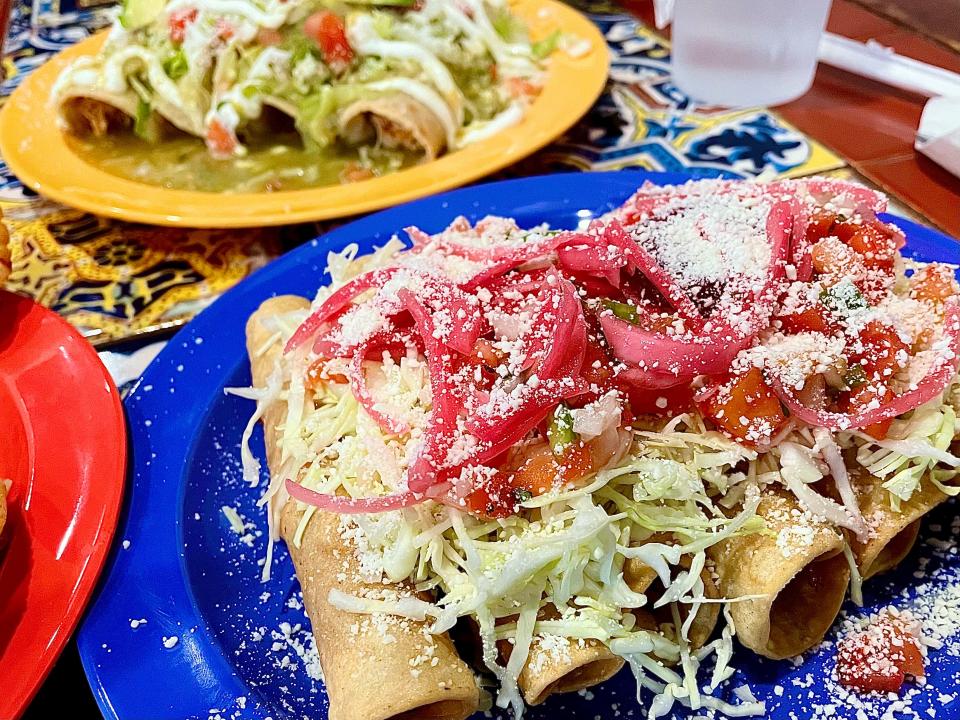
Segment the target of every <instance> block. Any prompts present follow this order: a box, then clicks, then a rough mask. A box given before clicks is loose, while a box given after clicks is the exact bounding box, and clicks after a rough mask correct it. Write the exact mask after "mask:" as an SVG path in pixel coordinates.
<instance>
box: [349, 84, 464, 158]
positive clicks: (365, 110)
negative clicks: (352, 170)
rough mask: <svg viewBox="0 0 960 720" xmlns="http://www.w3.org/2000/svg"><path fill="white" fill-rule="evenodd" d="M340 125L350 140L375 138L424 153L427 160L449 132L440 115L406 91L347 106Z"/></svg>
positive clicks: (385, 144) (388, 145)
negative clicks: (406, 93) (405, 92)
mask: <svg viewBox="0 0 960 720" xmlns="http://www.w3.org/2000/svg"><path fill="white" fill-rule="evenodd" d="M340 126H341V129H342V133H343V136H344V138H345V139H346V140H347V141H348V142H352V143H355V144H362V143H367V142H371V141H375V142H376V143H377V144H378V145H381V146H383V147H386V148H393V149H396V148H401V149H404V150H411V151H414V152H422V153H423V156H424V159H425V160H433V159H434V158H435V157H437V155H439V154H440V153H442V152H443V150H444V148H445V147H446V144H447V133H446V130H445V129H444V126H443V123H442V122H441V120H440V119H439V118H438V117H437V114H436V113H435V112H434V111H433V110H431V109H430V108H429V107H427V106H426V105H424V104H423V103H421V102H419V101H417V100H415V99H413V98H412V97H410V96H408V95H405V94H403V93H391V94H388V95H383V96H381V97H376V98H372V99H368V100H359V101H357V102H355V103H353V104H351V105H349V106H347V107H346V108H344V110H343V112H342V113H341V114H340Z"/></svg>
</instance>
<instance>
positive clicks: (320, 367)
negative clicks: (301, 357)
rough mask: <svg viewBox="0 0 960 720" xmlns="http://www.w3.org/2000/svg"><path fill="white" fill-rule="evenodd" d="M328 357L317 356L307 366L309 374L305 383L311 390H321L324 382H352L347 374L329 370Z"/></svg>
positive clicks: (342, 383)
mask: <svg viewBox="0 0 960 720" xmlns="http://www.w3.org/2000/svg"><path fill="white" fill-rule="evenodd" d="M327 362H329V361H328V360H327V359H326V358H317V359H316V360H314V361H313V362H312V363H310V365H309V367H307V375H306V379H305V381H304V384H305V385H306V386H307V388H308V389H310V390H319V389H320V388H321V387H322V386H323V385H324V383H328V382H332V383H339V384H341V385H345V384H346V383H348V382H350V380H349V379H348V378H347V376H346V375H343V374H341V373H331V372H329V371H328V370H327Z"/></svg>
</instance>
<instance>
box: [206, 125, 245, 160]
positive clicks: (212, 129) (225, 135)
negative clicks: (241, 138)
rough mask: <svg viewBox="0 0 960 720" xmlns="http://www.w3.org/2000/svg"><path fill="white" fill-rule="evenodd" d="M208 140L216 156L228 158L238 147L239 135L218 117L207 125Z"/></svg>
mask: <svg viewBox="0 0 960 720" xmlns="http://www.w3.org/2000/svg"><path fill="white" fill-rule="evenodd" d="M206 140H207V147H208V148H209V149H210V154H211V155H213V156H214V157H216V158H228V157H230V156H232V155H233V153H234V151H235V150H236V149H237V144H238V143H237V136H236V135H234V134H233V131H232V130H230V128H228V127H227V126H226V125H224V124H223V123H222V122H220V121H219V120H217V119H216V118H214V119H213V120H211V121H210V124H209V125H207V137H206Z"/></svg>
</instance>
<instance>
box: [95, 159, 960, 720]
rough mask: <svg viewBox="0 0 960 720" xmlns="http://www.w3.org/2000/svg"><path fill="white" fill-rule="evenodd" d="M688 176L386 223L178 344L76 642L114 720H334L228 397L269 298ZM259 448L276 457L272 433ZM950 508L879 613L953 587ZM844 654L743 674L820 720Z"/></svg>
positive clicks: (590, 697)
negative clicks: (383, 250) (475, 226)
mask: <svg viewBox="0 0 960 720" xmlns="http://www.w3.org/2000/svg"><path fill="white" fill-rule="evenodd" d="M687 179H688V177H687V176H684V175H679V174H657V173H645V172H639V171H636V172H620V173H596V174H592V173H583V174H570V175H552V176H545V177H537V178H527V179H522V180H511V181H506V182H498V183H492V184H489V185H481V186H477V187H471V188H467V189H463V190H457V191H454V192H450V193H446V194H444V195H440V196H437V197H434V198H429V199H426V200H421V201H419V202H414V203H411V204H409V205H404V206H402V207H398V208H394V209H391V210H387V211H384V212H380V213H377V214H376V215H372V216H369V217H367V218H364V219H362V220H359V221H357V222H354V223H352V224H350V225H346V226H344V227H341V228H338V229H337V230H335V231H334V232H332V233H330V234H328V235H326V236H324V237H322V238H319V239H318V240H314V241H313V242H311V243H308V244H307V245H305V246H303V247H301V248H298V249H297V250H295V251H293V252H291V253H289V254H287V255H285V256H284V257H282V258H280V259H279V260H277V261H276V262H274V263H272V264H271V265H269V266H268V267H266V268H264V269H262V270H260V271H259V272H257V273H255V274H254V275H253V276H252V277H250V278H248V279H247V280H245V281H244V282H242V283H241V284H240V285H238V286H237V287H236V288H234V289H233V290H231V291H230V292H228V293H227V294H225V295H224V296H223V297H222V298H221V299H220V300H218V301H217V302H216V303H214V304H213V305H212V306H211V307H210V308H208V309H207V310H205V311H203V312H202V313H201V314H200V315H199V316H198V317H197V318H196V319H195V320H194V321H193V322H191V323H190V324H189V325H188V326H187V327H186V328H184V329H183V330H182V331H181V332H180V333H178V334H177V335H176V336H175V337H174V338H173V340H171V341H170V343H169V344H168V345H167V347H166V348H165V349H164V350H163V352H162V353H161V354H160V355H159V356H158V357H157V359H156V360H155V361H154V362H153V363H152V364H151V365H150V367H149V368H148V369H147V371H146V372H145V373H144V375H143V378H142V379H141V380H140V382H139V383H138V384H137V386H136V387H135V389H134V390H133V391H132V392H131V394H130V395H129V397H128V399H127V401H126V408H127V416H128V419H129V423H130V438H131V443H132V448H133V454H132V456H133V463H132V464H133V470H132V480H131V488H130V492H129V493H128V495H127V498H128V505H127V508H126V513H125V516H124V518H123V522H122V531H121V532H119V533H118V535H117V546H116V547H115V548H114V551H113V556H112V561H111V568H110V572H109V574H108V575H107V576H106V579H105V581H104V583H103V587H102V588H101V590H100V592H99V596H98V599H97V601H96V603H95V604H94V605H93V607H92V608H91V610H90V613H89V615H88V617H87V619H86V621H85V623H84V625H83V627H82V629H81V631H80V633H79V637H78V642H79V646H80V655H81V657H82V660H83V665H84V668H85V670H86V673H87V677H88V678H89V681H90V684H91V686H92V687H93V690H94V693H95V694H96V697H97V701H98V702H99V704H100V707H101V709H102V710H103V713H104V715H105V716H107V717H110V718H124V719H132V718H197V717H199V718H214V717H218V716H219V717H222V718H273V719H274V720H280V719H281V718H301V717H309V718H322V717H325V716H326V707H327V699H326V695H325V693H324V689H323V685H322V684H321V683H319V682H317V681H314V680H312V679H311V677H310V675H309V674H308V672H307V671H306V667H307V666H308V665H309V664H310V663H309V654H308V653H307V654H306V659H304V657H305V651H304V647H305V646H308V645H309V643H308V636H309V623H308V621H307V620H306V617H305V615H304V612H303V609H302V606H301V603H300V599H299V586H298V584H297V582H296V580H295V579H294V576H293V566H292V564H291V562H290V559H289V557H288V556H287V554H286V551H285V550H284V549H283V547H282V544H281V546H280V547H279V548H278V550H279V552H278V555H277V557H276V560H275V565H274V572H273V579H272V580H271V581H270V582H268V583H265V584H261V583H260V580H259V575H260V565H259V564H258V562H259V561H261V559H262V558H263V556H264V551H265V546H266V539H265V536H264V534H265V531H266V520H265V518H264V516H263V513H262V512H261V511H260V510H258V509H257V508H256V507H255V502H256V499H257V498H258V497H259V495H260V492H261V490H260V489H251V488H249V487H248V486H247V485H246V484H245V483H244V482H243V481H242V478H241V472H240V462H239V450H238V446H239V439H240V433H241V431H242V429H243V427H244V424H245V423H246V420H247V418H248V416H249V415H250V413H251V411H252V403H250V402H248V401H244V400H240V399H237V398H235V397H232V396H226V395H224V392H223V390H224V388H225V387H231V386H245V385H248V384H249V382H250V375H249V371H248V367H247V356H246V351H245V347H244V323H245V321H246V319H247V317H248V316H249V315H250V314H251V313H252V312H253V311H254V310H255V309H256V308H257V306H258V305H259V304H260V303H261V302H262V301H263V300H264V299H266V298H268V297H271V296H273V295H277V294H284V293H297V294H301V295H306V296H309V297H312V296H313V294H314V293H315V291H316V289H317V287H318V285H320V284H321V283H323V282H325V277H324V268H325V265H326V257H327V252H328V251H330V250H340V249H341V248H343V247H344V246H346V245H347V244H349V243H352V242H355V243H358V244H359V245H360V249H361V251H363V252H367V251H369V250H371V249H372V247H373V245H374V244H382V243H383V242H384V241H386V240H387V238H389V237H390V236H391V235H392V234H393V233H394V232H396V231H398V230H399V229H400V228H403V227H405V226H407V225H412V224H416V225H419V226H420V227H423V228H424V229H426V230H428V231H430V232H436V231H439V230H441V229H442V228H443V227H444V226H446V225H447V224H448V223H449V222H450V221H451V220H452V219H453V218H454V217H455V216H456V215H460V214H463V215H466V216H467V217H468V218H470V219H471V220H477V219H479V218H481V217H483V216H484V215H487V214H490V213H495V214H501V215H509V216H512V217H515V218H517V220H518V222H519V223H520V224H521V225H524V226H530V225H535V224H538V223H542V222H547V223H550V224H551V225H552V226H554V227H561V228H569V227H573V226H574V225H576V223H577V222H578V221H579V220H581V219H583V218H587V217H591V216H593V215H597V214H600V213H603V212H606V211H607V210H610V209H612V208H614V207H616V206H617V205H619V204H621V203H622V202H623V201H624V200H625V199H626V198H627V197H628V196H629V195H630V194H631V193H632V192H633V191H634V190H635V189H636V188H637V187H638V186H639V185H640V183H642V182H643V181H644V180H651V181H653V182H655V183H659V184H665V183H678V182H684V181H685V180H687ZM897 222H898V223H899V224H900V226H901V227H902V228H903V229H904V230H905V231H906V233H907V237H908V244H907V250H906V251H907V253H908V254H909V255H912V256H914V257H917V258H919V259H922V260H942V261H951V262H957V261H958V260H960V252H958V246H957V245H956V241H954V240H951V239H949V238H947V237H945V236H943V235H940V234H938V233H936V232H934V231H932V230H930V229H928V228H925V227H922V226H920V225H916V224H914V223H911V222H908V221H905V220H899V219H898V220H897ZM254 447H255V450H256V451H257V452H259V453H261V454H262V436H260V435H259V433H258V434H257V435H255V439H254ZM225 505H226V506H231V507H233V508H235V509H236V510H237V511H238V512H239V513H240V514H241V515H242V516H243V517H244V518H245V519H246V521H247V522H248V528H247V531H246V532H245V535H247V537H242V536H241V535H239V534H237V533H236V532H234V531H233V530H232V529H231V527H230V524H229V523H228V521H227V519H226V517H225V516H224V514H223V513H222V512H221V507H222V506H225ZM953 514H955V508H954V506H952V505H951V506H948V507H946V508H945V509H943V510H942V511H941V512H939V513H938V514H937V515H936V517H934V518H933V519H932V520H931V521H930V522H929V523H927V526H926V529H925V530H924V534H923V535H922V536H921V540H920V542H919V543H918V544H917V549H916V550H915V551H914V553H913V554H912V555H911V556H910V557H909V558H908V559H907V560H906V561H905V562H904V563H903V564H902V566H901V569H900V570H899V571H898V572H896V573H895V574H893V575H891V576H889V577H887V578H885V579H883V580H880V581H879V582H874V583H871V584H869V585H868V591H867V597H866V601H867V606H868V607H882V606H884V605H886V604H889V603H895V604H896V605H898V606H901V607H905V606H910V605H911V604H916V603H918V602H919V603H921V604H922V603H928V604H929V603H930V602H931V600H932V598H933V597H934V596H937V597H940V596H942V595H943V594H944V593H946V592H947V590H949V589H951V588H955V587H956V583H958V582H960V561H958V559H957V557H956V555H955V553H954V551H952V550H949V549H943V548H945V547H946V545H945V543H943V542H940V541H939V540H938V539H937V538H941V539H942V538H943V537H944V536H945V535H949V533H950V524H951V523H950V519H951V517H952V515H953ZM930 528H934V529H935V530H936V532H932V531H931V530H930ZM955 532H956V528H954V533H955ZM915 571H918V572H922V579H917V578H915V577H914V572H915ZM921 583H922V584H923V585H922V589H923V593H922V595H921V596H920V597H919V598H918V597H917V593H916V590H917V586H918V585H919V584H921ZM955 596H960V595H955ZM954 607H960V604H957V605H954ZM847 609H848V610H849V611H851V612H854V611H856V609H855V608H853V607H852V606H848V608H847ZM859 612H862V611H859ZM953 622H954V624H956V623H957V622H960V620H957V619H954V620H953ZM958 655H960V642H957V641H950V640H948V641H947V644H946V646H945V647H944V649H943V650H941V651H936V652H933V653H932V654H931V658H932V660H931V662H930V667H929V672H930V675H929V678H930V682H929V683H928V685H927V686H926V688H922V689H917V690H914V691H912V692H913V694H914V695H915V696H916V697H914V698H913V699H912V704H913V708H914V710H915V711H916V712H917V713H919V714H920V715H921V716H924V717H926V715H925V714H924V711H925V710H926V709H927V708H928V707H929V708H936V709H939V710H941V713H940V715H939V717H947V716H948V717H960V700H958V701H957V702H956V705H955V706H951V705H949V702H952V701H953V699H954V698H955V697H956V695H957V690H956V689H955V688H956V687H957V685H958V683H957V678H958V673H960V657H958ZM832 658H833V652H832V651H831V649H830V648H829V647H825V648H821V649H820V650H818V651H817V652H815V653H813V654H811V655H810V656H809V657H807V658H805V659H804V661H803V663H802V664H799V663H797V664H795V663H791V662H780V663H774V662H763V661H760V660H758V659H756V658H753V657H752V656H751V653H749V652H747V651H744V650H742V649H740V650H739V651H738V652H737V653H736V654H735V660H736V662H735V664H736V665H738V666H739V667H740V668H741V670H740V672H739V673H738V675H737V681H738V683H743V682H747V683H749V685H750V687H751V688H752V690H753V692H754V693H755V694H756V695H757V697H758V698H760V699H765V700H767V703H768V708H769V710H768V716H769V717H771V718H777V719H781V720H788V719H791V720H792V719H795V718H798V717H799V718H804V717H814V716H816V712H826V711H825V710H823V709H822V708H821V710H820V711H817V710H816V707H819V706H823V705H825V704H828V703H830V702H831V696H832V695H834V694H835V692H836V688H835V685H834V684H833V682H832V681H831V680H830V678H829V676H830V673H831V670H832V666H833V659H832ZM643 699H644V700H645V701H647V700H649V698H646V697H645V698H643ZM948 701H949V702H948ZM861 704H865V705H866V706H867V708H868V710H869V712H868V714H867V715H866V716H865V717H871V716H879V715H880V714H881V712H882V711H883V709H884V708H885V707H886V705H887V701H885V700H879V699H874V700H868V701H866V702H865V703H861ZM944 706H946V707H944ZM951 708H952V710H953V712H950V710H951ZM556 716H564V717H578V718H581V717H582V718H593V717H595V716H603V717H621V716H622V717H638V718H639V717H645V716H646V713H645V711H644V710H642V709H641V708H640V706H638V705H637V703H636V698H635V689H634V682H633V678H632V677H631V676H630V675H629V673H626V672H624V673H621V674H620V675H619V676H618V677H616V678H614V679H613V680H611V681H610V682H607V683H605V684H604V685H603V686H600V687H598V688H594V689H593V690H592V691H590V692H585V693H580V694H578V695H573V696H572V697H561V698H557V699H555V700H551V701H549V702H547V703H546V704H544V705H542V706H539V707H536V708H533V709H531V710H530V712H529V715H528V717H530V718H532V719H534V720H536V719H538V718H547V717H556ZM836 717H838V718H847V717H849V718H853V717H854V713H853V711H851V710H848V709H846V708H843V707H840V708H838V711H837V714H836Z"/></svg>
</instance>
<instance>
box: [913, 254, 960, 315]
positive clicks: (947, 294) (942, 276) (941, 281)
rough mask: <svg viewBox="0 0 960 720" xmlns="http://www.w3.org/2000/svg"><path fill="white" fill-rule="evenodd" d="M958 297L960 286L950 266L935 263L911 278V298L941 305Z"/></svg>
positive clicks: (918, 271)
mask: <svg viewBox="0 0 960 720" xmlns="http://www.w3.org/2000/svg"><path fill="white" fill-rule="evenodd" d="M956 295H960V285H958V284H957V278H956V277H955V276H954V274H953V268H951V267H950V266H949V265H944V264H942V263H933V264H931V265H927V266H926V267H925V268H922V269H920V270H917V272H915V273H914V274H913V276H912V277H911V278H910V297H912V298H915V299H916V300H922V301H924V302H928V303H932V304H934V305H939V304H940V303H942V302H943V301H944V300H947V299H948V298H951V297H954V296H956Z"/></svg>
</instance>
